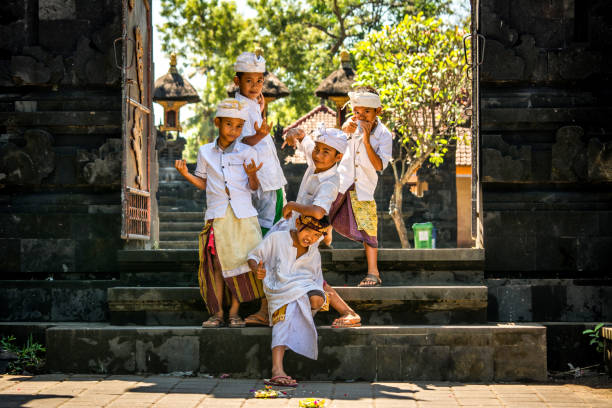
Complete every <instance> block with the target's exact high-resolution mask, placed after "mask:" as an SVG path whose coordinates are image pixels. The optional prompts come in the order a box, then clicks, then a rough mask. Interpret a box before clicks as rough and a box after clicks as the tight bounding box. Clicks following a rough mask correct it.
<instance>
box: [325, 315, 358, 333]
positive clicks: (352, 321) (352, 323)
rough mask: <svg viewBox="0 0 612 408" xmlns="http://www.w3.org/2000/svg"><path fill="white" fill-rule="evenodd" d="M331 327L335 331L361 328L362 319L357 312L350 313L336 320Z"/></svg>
mask: <svg viewBox="0 0 612 408" xmlns="http://www.w3.org/2000/svg"><path fill="white" fill-rule="evenodd" d="M351 316H352V317H351ZM331 327H332V328H334V329H341V328H345V327H361V317H359V315H358V314H357V313H355V312H350V313H347V314H345V315H344V316H340V317H339V318H337V319H336V320H334V322H333V323H332V326H331Z"/></svg>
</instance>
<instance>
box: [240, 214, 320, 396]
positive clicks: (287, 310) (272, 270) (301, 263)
mask: <svg viewBox="0 0 612 408" xmlns="http://www.w3.org/2000/svg"><path fill="white" fill-rule="evenodd" d="M328 227H329V220H328V219H327V217H324V218H323V219H321V220H317V219H315V218H313V217H308V216H300V217H299V218H297V219H296V221H295V224H294V227H293V228H292V229H290V230H289V231H275V232H270V233H268V235H266V237H265V238H264V240H263V241H262V242H261V243H260V244H259V245H258V246H257V248H255V249H254V250H253V251H251V253H250V254H249V256H248V262H249V266H250V268H251V271H253V272H254V273H256V275H257V277H258V278H259V279H263V288H264V292H265V293H266V298H267V299H268V304H269V306H268V313H269V319H270V321H271V322H272V326H273V328H272V378H271V379H270V380H268V381H266V384H267V385H278V386H289V387H294V386H296V385H297V382H296V381H295V380H294V379H293V378H291V377H290V376H288V375H287V373H285V370H284V368H283V357H284V355H285V350H286V349H287V348H289V349H291V350H293V351H294V352H296V353H298V354H301V355H303V356H305V357H308V358H311V359H313V360H316V359H317V357H318V347H317V329H316V328H315V324H314V320H313V316H314V314H315V313H316V312H317V311H318V310H319V309H321V308H322V307H323V306H324V305H325V303H326V301H325V292H324V291H323V275H322V274H321V255H320V254H319V251H318V250H317V248H316V245H313V244H315V243H317V242H318V241H319V239H320V238H321V236H322V235H323V234H324V233H325V231H326V230H327V228H328Z"/></svg>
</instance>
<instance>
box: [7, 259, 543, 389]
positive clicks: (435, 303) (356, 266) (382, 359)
mask: <svg viewBox="0 0 612 408" xmlns="http://www.w3.org/2000/svg"><path fill="white" fill-rule="evenodd" d="M321 254H322V261H323V269H324V275H325V278H326V279H327V281H328V282H329V283H330V284H331V285H332V286H334V287H335V288H336V289H337V290H338V292H339V293H340V294H341V296H342V297H344V298H345V299H346V300H347V301H348V302H349V304H351V306H352V307H353V308H355V310H357V311H358V313H359V314H360V315H361V316H362V318H363V327H361V328H351V329H332V328H331V327H330V326H329V324H330V322H331V321H332V319H333V318H334V317H336V316H337V315H336V313H335V312H333V311H330V312H325V313H320V314H318V315H317V317H316V323H317V325H318V332H319V351H320V356H319V360H318V361H316V362H315V361H310V360H308V359H306V358H302V357H301V356H298V355H296V354H294V353H289V354H288V355H287V357H286V362H287V367H288V369H289V370H291V372H292V373H296V374H295V376H297V377H298V378H299V379H313V380H314V379H317V380H322V379H326V380H357V379H363V380H376V379H377V380H437V381H519V380H534V381H542V380H545V379H546V363H547V357H546V351H547V346H546V327H544V326H542V325H538V324H497V323H488V322H487V321H486V315H487V314H486V310H487V297H488V295H487V287H486V286H485V285H483V266H484V252H483V251H482V250H478V249H434V250H416V249H413V250H394V249H381V250H380V253H379V267H380V269H381V271H382V277H383V280H384V281H385V286H383V287H377V288H357V287H355V286H353V285H354V283H356V282H357V281H358V280H359V279H360V278H361V277H362V276H363V274H364V273H365V268H366V266H365V258H364V253H363V250H352V249H344V250H341V249H334V250H323V251H322V253H321ZM117 256H118V262H119V265H120V272H119V279H118V280H116V281H104V282H100V283H96V284H92V283H91V282H87V281H83V282H81V283H79V282H71V283H65V284H60V282H47V283H45V285H51V286H53V288H54V289H53V288H51V289H50V290H51V292H50V293H55V295H54V296H52V297H51V298H49V301H50V305H49V306H48V307H51V308H58V306H57V305H56V304H55V303H58V305H59V306H60V307H59V308H60V309H61V311H62V312H63V314H61V313H60V314H58V313H57V312H56V313H55V314H53V313H51V314H49V315H44V316H39V317H40V319H38V321H37V322H35V321H31V320H37V317H36V316H35V315H34V314H29V315H25V316H22V317H21V319H18V317H19V316H18V315H17V312H15V314H14V319H13V320H21V321H13V322H6V323H0V333H10V332H12V333H21V332H24V333H25V332H28V333H35V338H39V339H41V338H42V339H44V341H45V343H46V345H47V349H48V367H49V369H50V370H51V371H52V372H55V371H62V372H77V373H128V374H129V373H142V372H145V373H167V372H173V371H192V372H194V373H202V374H212V375H218V374H221V373H229V374H231V375H232V377H254V378H261V377H262V376H263V377H265V376H269V375H270V371H269V370H270V367H271V362H270V352H269V348H270V340H271V329H270V328H267V327H252V328H251V327H248V328H242V329H229V328H220V329H213V330H210V329H202V328H201V327H200V323H201V322H202V321H203V320H204V319H206V318H207V317H208V315H207V313H206V311H205V307H204V304H203V302H202V299H201V297H200V295H199V290H198V288H197V278H196V268H197V263H198V254H197V250H193V249H164V250H156V251H145V250H126V251H119V252H118V255H117ZM20 286H23V288H22V289H18V290H15V291H14V292H11V293H12V294H11V295H10V296H14V297H15V300H11V302H12V303H14V304H18V301H17V299H19V300H20V301H21V302H23V303H22V304H23V305H25V304H26V303H27V302H33V303H32V305H36V304H41V303H40V302H42V301H43V300H44V299H42V300H41V299H38V298H37V297H36V296H34V295H32V296H30V295H28V293H29V292H28V291H27V290H26V288H27V287H30V286H31V283H25V282H24V283H23V284H21V285H20ZM38 286H40V285H38ZM32 293H35V292H32ZM102 294H104V296H102ZM56 298H57V300H55V299H56ZM11 299H12V298H11ZM60 300H61V302H60ZM71 302H72V303H71ZM43 303H44V302H43ZM47 303H49V302H47ZM257 307H258V305H257V302H252V303H250V304H243V305H242V307H241V314H242V315H246V314H248V313H251V312H253V311H255V310H256V309H257ZM16 308H18V307H16ZM31 308H32V306H28V309H31ZM89 309H91V310H89ZM75 310H76V311H78V313H77V314H76V315H75V314H73V315H69V314H68V313H74V311H75ZM41 311H42V312H44V310H43V309H41ZM54 316H57V317H54ZM87 316H89V317H92V319H91V320H90V321H87ZM100 316H103V317H102V318H100ZM67 317H70V318H72V320H74V321H72V322H66V321H65V320H63V321H62V320H60V319H66V318H67ZM26 320H30V321H26ZM41 320H45V321H41ZM67 356H69V358H67Z"/></svg>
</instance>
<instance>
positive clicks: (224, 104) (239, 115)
mask: <svg viewBox="0 0 612 408" xmlns="http://www.w3.org/2000/svg"><path fill="white" fill-rule="evenodd" d="M215 118H236V119H242V120H247V119H248V118H249V111H248V109H247V107H246V105H245V104H243V103H241V102H240V101H238V100H236V99H234V98H227V99H224V100H222V101H221V102H219V104H218V105H217V113H216V114H215Z"/></svg>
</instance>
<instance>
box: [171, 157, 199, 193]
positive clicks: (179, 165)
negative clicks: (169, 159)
mask: <svg viewBox="0 0 612 408" xmlns="http://www.w3.org/2000/svg"><path fill="white" fill-rule="evenodd" d="M174 167H175V168H176V169H177V170H178V172H179V173H181V176H183V177H185V179H186V180H187V181H188V182H190V183H191V184H193V185H194V186H196V187H197V188H199V189H200V190H206V179H203V178H200V177H198V176H194V175H193V174H191V173H189V170H188V169H187V162H186V161H185V160H175V161H174Z"/></svg>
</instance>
